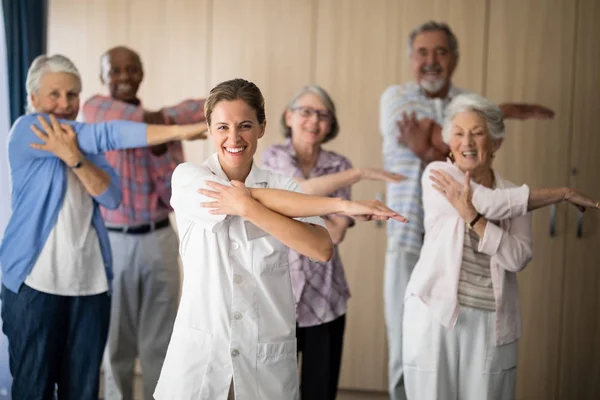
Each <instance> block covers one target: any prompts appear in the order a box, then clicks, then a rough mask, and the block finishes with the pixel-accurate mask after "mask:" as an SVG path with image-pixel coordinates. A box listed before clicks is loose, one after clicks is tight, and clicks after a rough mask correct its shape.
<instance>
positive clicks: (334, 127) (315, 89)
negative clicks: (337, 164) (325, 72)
mask: <svg viewBox="0 0 600 400" xmlns="http://www.w3.org/2000/svg"><path fill="white" fill-rule="evenodd" d="M306 93H314V94H316V95H317V96H319V97H320V98H321V100H322V101H323V104H325V107H326V108H327V109H328V110H329V112H330V113H331V129H330V130H329V132H328V133H327V135H326V136H325V138H324V139H323V143H326V142H329V141H330V140H332V139H334V138H335V137H336V136H337V135H338V133H339V131H340V125H339V123H338V120H337V114H336V111H335V104H334V103H333V100H332V99H331V97H330V96H329V93H327V92H326V91H325V89H323V88H322V87H321V86H317V85H307V86H304V87H303V88H302V89H300V90H298V91H297V92H296V94H294V97H292V100H291V101H290V102H289V103H288V105H287V106H286V108H285V110H284V111H283V113H282V114H281V121H280V128H281V133H282V134H283V137H286V138H288V137H290V136H292V128H290V127H289V126H288V125H287V123H286V118H285V117H286V112H287V110H291V109H292V108H294V107H295V106H296V104H297V103H298V100H300V98H301V97H302V96H304V95H305V94H306Z"/></svg>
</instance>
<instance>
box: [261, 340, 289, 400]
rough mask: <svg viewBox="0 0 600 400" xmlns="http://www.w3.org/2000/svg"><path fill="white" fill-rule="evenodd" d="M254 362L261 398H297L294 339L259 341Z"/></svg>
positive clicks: (287, 399)
mask: <svg viewBox="0 0 600 400" xmlns="http://www.w3.org/2000/svg"><path fill="white" fill-rule="evenodd" d="M256 364H257V365H256V368H257V377H258V391H259V394H260V398H261V399H278V400H279V399H281V400H296V399H298V398H299V391H298V365H297V361H296V339H294V340H288V341H285V342H278V343H259V344H258V351H257V363H256Z"/></svg>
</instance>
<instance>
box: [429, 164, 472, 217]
mask: <svg viewBox="0 0 600 400" xmlns="http://www.w3.org/2000/svg"><path fill="white" fill-rule="evenodd" d="M429 179H431V181H432V182H433V188H434V189H435V190H437V191H438V192H440V193H441V194H442V195H443V196H444V197H446V199H448V201H449V202H450V204H452V206H453V207H454V208H455V209H456V211H458V213H459V214H460V216H461V218H462V219H464V220H465V221H467V222H470V221H472V220H473V219H474V218H475V217H476V216H477V210H476V209H475V207H474V206H473V202H472V199H473V191H472V190H471V178H470V175H469V173H468V172H467V173H466V174H465V181H464V183H463V184H462V185H461V184H460V182H458V181H457V180H456V179H454V178H453V177H452V176H450V174H448V173H447V172H446V171H441V170H432V171H431V176H430V177H429Z"/></svg>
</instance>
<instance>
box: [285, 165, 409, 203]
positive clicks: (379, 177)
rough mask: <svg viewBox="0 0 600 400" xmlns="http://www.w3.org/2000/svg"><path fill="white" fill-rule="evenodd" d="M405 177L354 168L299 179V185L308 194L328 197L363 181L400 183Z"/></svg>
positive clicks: (382, 171) (373, 169) (380, 171)
mask: <svg viewBox="0 0 600 400" xmlns="http://www.w3.org/2000/svg"><path fill="white" fill-rule="evenodd" d="M403 179H405V177H404V175H400V174H395V173H393V172H387V171H384V170H382V169H378V168H352V169H347V170H345V171H341V172H337V173H335V174H329V175H323V176H319V177H316V178H310V179H305V180H300V179H297V180H296V181H297V182H298V185H299V186H300V187H301V188H302V191H303V192H304V193H306V194H311V195H315V196H328V195H330V194H332V193H333V192H335V191H337V190H340V189H342V188H344V187H347V186H351V185H354V184H355V183H357V182H359V181H361V180H374V181H383V182H400V181H401V180H403Z"/></svg>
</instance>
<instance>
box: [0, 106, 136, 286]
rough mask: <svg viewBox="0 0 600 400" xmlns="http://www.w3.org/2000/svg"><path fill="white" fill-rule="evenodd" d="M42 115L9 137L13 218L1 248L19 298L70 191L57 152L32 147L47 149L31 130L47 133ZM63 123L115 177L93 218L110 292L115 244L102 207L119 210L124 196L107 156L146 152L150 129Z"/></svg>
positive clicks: (6, 275) (1, 262)
mask: <svg viewBox="0 0 600 400" xmlns="http://www.w3.org/2000/svg"><path fill="white" fill-rule="evenodd" d="M38 115H40V114H29V115H25V116H22V117H20V118H19V119H17V120H16V121H15V123H14V124H13V126H12V128H11V130H10V133H9V136H8V161H9V165H10V177H11V209H12V214H11V217H10V220H9V221H8V226H7V227H6V231H5V232H4V237H3V240H2V243H1V244H0V267H1V268H2V283H3V285H4V286H6V288H8V289H9V290H11V291H13V292H15V293H17V292H18V291H19V288H20V287H21V285H22V284H23V282H24V281H25V279H26V278H27V276H28V275H29V273H30V272H31V269H32V268H33V266H34V265H35V262H36V260H37V258H38V256H39V254H40V252H41V251H42V248H43V247H44V244H45V243H46V240H47V239H48V235H49V234H50V231H51V230H52V228H53V227H54V226H55V225H56V221H57V218H58V214H59V212H60V209H61V207H62V204H63V200H64V197H65V193H66V190H67V176H66V172H67V170H66V168H67V166H66V165H65V163H64V162H63V161H61V160H60V159H59V158H58V157H56V156H55V155H54V154H53V153H51V152H48V151H42V150H37V149H34V148H33V147H31V146H30V144H31V143H42V141H41V140H40V139H39V138H38V137H37V136H36V135H35V133H34V132H33V131H32V130H31V125H32V124H35V125H36V126H38V127H39V128H41V127H40V124H39V122H38V121H37V116H38ZM46 118H47V117H46ZM60 122H61V123H64V124H70V125H72V126H73V128H74V130H75V132H76V134H77V142H78V144H79V149H80V150H81V152H82V153H83V154H84V155H85V157H86V159H87V160H88V161H89V162H91V163H93V164H94V165H96V166H97V167H98V168H100V169H102V170H103V171H105V172H106V173H107V174H108V175H109V176H110V184H109V186H108V188H107V189H106V190H105V191H104V192H103V193H101V194H100V195H98V196H94V197H93V200H94V213H93V216H92V225H93V226H94V228H95V229H96V232H97V234H98V239H99V241H100V250H101V252H102V258H103V260H104V265H105V270H106V277H107V280H108V282H109V286H110V282H111V280H112V259H111V251H110V244H109V241H108V234H107V231H106V228H105V227H104V222H103V220H102V215H101V214H100V209H99V208H98V205H99V204H100V205H102V206H104V207H107V208H112V209H114V208H116V207H118V206H119V203H120V202H121V195H122V194H121V185H120V181H119V177H118V176H117V175H116V173H115V171H114V170H113V169H112V167H111V166H110V164H108V162H107V161H106V159H105V158H104V155H103V153H104V152H105V151H109V150H117V149H125V148H134V147H144V146H146V145H147V141H146V124H142V123H136V122H129V121H109V122H103V123H98V124H83V123H79V122H74V121H64V120H60Z"/></svg>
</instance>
